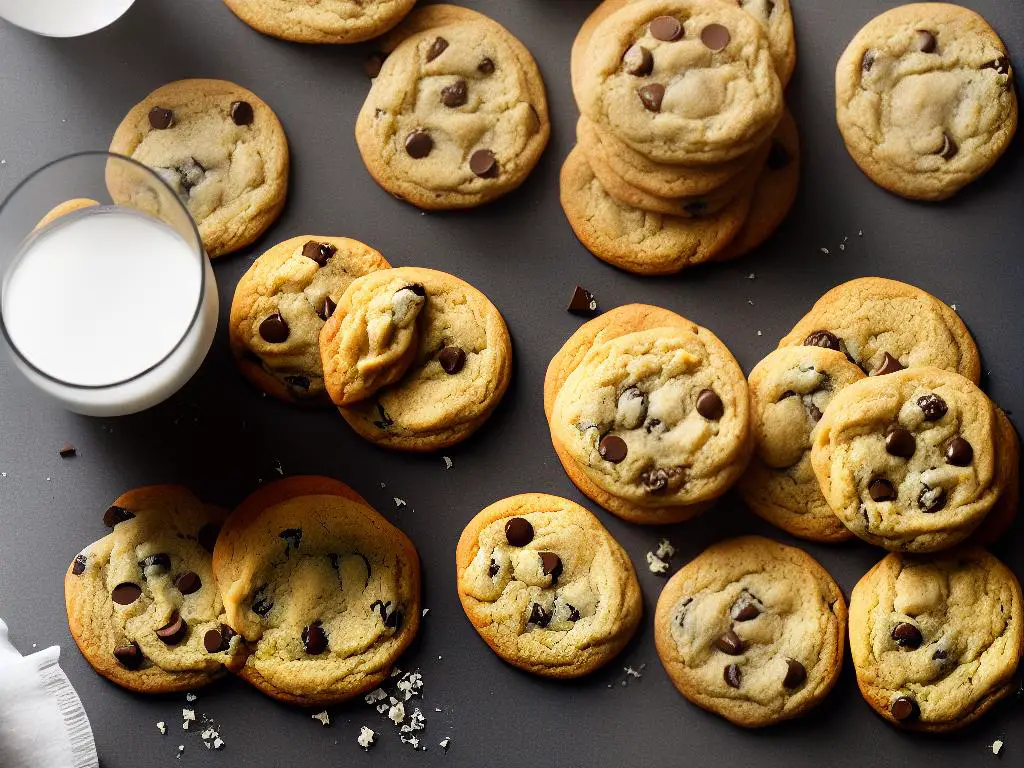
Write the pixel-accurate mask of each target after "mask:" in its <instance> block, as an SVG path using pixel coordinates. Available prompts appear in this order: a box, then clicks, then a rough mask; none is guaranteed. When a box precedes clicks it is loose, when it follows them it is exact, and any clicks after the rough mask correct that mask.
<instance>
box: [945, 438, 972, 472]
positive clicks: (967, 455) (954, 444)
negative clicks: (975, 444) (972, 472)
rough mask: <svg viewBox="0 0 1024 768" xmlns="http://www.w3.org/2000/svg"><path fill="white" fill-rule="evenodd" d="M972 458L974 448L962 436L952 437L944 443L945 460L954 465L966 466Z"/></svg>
mask: <svg viewBox="0 0 1024 768" xmlns="http://www.w3.org/2000/svg"><path fill="white" fill-rule="evenodd" d="M973 458H974V448H972V447H971V444H970V443H969V442H967V441H966V440H964V439H963V438H962V437H954V438H953V439H952V440H950V441H949V442H948V443H946V461H948V462H949V463H950V464H952V465H953V466H954V467H966V466H967V465H968V464H970V463H971V460H972V459H973Z"/></svg>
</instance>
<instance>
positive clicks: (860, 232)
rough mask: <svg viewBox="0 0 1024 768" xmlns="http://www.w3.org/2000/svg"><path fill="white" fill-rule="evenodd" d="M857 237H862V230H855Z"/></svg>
mask: <svg viewBox="0 0 1024 768" xmlns="http://www.w3.org/2000/svg"><path fill="white" fill-rule="evenodd" d="M857 237H864V230H863V229H858V230H857Z"/></svg>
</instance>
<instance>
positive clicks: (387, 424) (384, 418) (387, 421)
mask: <svg viewBox="0 0 1024 768" xmlns="http://www.w3.org/2000/svg"><path fill="white" fill-rule="evenodd" d="M377 415H379V416H380V418H379V419H375V420H374V422H373V426H375V427H376V428H377V429H390V428H391V427H393V426H394V425H395V420H394V419H392V418H391V417H390V416H389V415H388V412H387V411H386V410H384V406H383V405H381V404H380V403H377Z"/></svg>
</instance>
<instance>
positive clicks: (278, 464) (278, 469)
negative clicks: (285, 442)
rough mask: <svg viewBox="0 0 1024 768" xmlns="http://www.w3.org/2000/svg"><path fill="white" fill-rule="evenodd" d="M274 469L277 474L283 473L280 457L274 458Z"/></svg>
mask: <svg viewBox="0 0 1024 768" xmlns="http://www.w3.org/2000/svg"><path fill="white" fill-rule="evenodd" d="M274 471H275V472H277V474H279V475H284V466H283V465H282V464H281V460H280V459H274Z"/></svg>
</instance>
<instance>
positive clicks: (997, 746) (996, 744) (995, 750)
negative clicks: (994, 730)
mask: <svg viewBox="0 0 1024 768" xmlns="http://www.w3.org/2000/svg"><path fill="white" fill-rule="evenodd" d="M1002 751H1003V742H1002V741H1001V740H1000V739H996V740H995V741H993V742H992V754H993V755H998V754H999V753H1000V752H1002Z"/></svg>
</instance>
